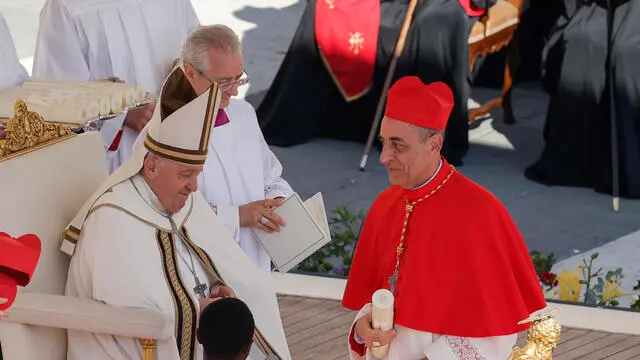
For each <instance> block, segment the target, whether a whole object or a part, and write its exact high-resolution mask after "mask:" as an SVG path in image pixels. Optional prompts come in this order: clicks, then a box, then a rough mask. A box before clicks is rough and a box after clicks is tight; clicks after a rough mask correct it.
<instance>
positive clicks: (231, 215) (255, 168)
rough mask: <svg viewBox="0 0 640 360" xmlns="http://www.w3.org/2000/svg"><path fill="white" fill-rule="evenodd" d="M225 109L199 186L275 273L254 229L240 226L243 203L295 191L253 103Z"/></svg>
mask: <svg viewBox="0 0 640 360" xmlns="http://www.w3.org/2000/svg"><path fill="white" fill-rule="evenodd" d="M224 110H225V111H226V113H227V116H228V117H229V123H227V124H225V125H222V126H218V127H216V128H215V131H213V132H212V134H211V137H210V138H209V154H208V155H207V162H206V163H205V165H204V170H203V171H202V173H201V174H200V176H199V178H198V186H199V188H200V192H202V194H203V195H204V197H205V199H207V200H208V201H209V203H210V204H212V205H214V206H215V207H216V209H217V210H216V211H217V213H218V216H219V217H220V219H221V220H222V222H223V223H224V224H225V225H226V226H227V228H228V229H229V230H230V231H232V233H233V235H234V239H235V240H236V241H238V243H239V244H240V247H241V248H242V250H244V252H245V253H246V254H247V255H248V256H249V257H250V258H251V259H253V261H254V262H255V263H256V264H257V265H258V267H260V268H261V269H262V270H264V271H265V272H270V271H271V258H270V257H269V255H268V254H267V252H266V251H265V250H264V248H263V247H262V246H261V245H260V242H259V241H258V240H257V239H256V237H255V236H254V234H253V232H252V231H251V229H249V228H240V226H239V225H240V216H239V205H244V204H247V203H250V202H252V201H256V200H264V199H273V198H276V197H280V196H282V197H287V196H289V195H291V194H293V190H292V189H291V186H290V185H289V183H287V181H286V180H284V179H283V178H282V164H281V163H280V161H279V160H278V158H277V157H276V156H275V155H274V154H273V152H272V151H271V149H270V148H269V145H267V143H266V141H265V140H264V136H263V135H262V131H261V130H260V126H259V125H258V118H257V116H256V113H255V110H254V109H253V106H251V104H249V103H248V102H246V101H244V100H240V99H231V101H230V102H229V105H228V106H227V107H226V108H225V109H224ZM285 220H286V219H285Z"/></svg>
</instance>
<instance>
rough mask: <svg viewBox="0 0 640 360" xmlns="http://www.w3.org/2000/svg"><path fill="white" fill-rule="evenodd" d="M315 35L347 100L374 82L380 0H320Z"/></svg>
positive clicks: (316, 14)
mask: <svg viewBox="0 0 640 360" xmlns="http://www.w3.org/2000/svg"><path fill="white" fill-rule="evenodd" d="M314 25H315V37H316V43H317V44H318V51H319V53H320V58H322V60H323V62H324V64H325V66H326V67H327V70H328V71H329V74H330V75H331V77H332V79H333V81H334V82H335V83H336V86H337V87H338V90H340V93H341V94H342V96H343V97H344V99H345V100H346V101H352V100H356V99H358V98H360V97H361V96H362V95H364V94H366V93H367V91H368V90H369V88H371V84H372V82H373V71H374V68H375V65H376V51H377V47H378V28H379V26H380V0H317V1H316V7H315V22H314Z"/></svg>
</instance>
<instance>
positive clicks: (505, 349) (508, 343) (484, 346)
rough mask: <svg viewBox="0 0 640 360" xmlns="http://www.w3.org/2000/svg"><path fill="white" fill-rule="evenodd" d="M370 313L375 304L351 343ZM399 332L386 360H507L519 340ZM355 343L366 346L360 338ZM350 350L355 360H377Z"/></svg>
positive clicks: (402, 329)
mask: <svg viewBox="0 0 640 360" xmlns="http://www.w3.org/2000/svg"><path fill="white" fill-rule="evenodd" d="M370 312H371V304H367V305H365V306H364V307H363V308H362V310H360V312H359V313H358V315H357V316H356V319H355V320H354V322H353V326H352V329H351V333H350V334H349V337H350V343H351V340H353V337H354V335H355V334H354V331H355V330H354V329H355V323H356V321H358V319H360V318H362V317H363V316H365V315H367V314H369V313H370ZM395 330H396V332H397V336H396V338H395V339H394V340H393V342H392V343H391V346H390V347H389V352H388V354H387V357H386V359H385V360H423V359H425V357H426V358H427V359H429V360H506V359H508V358H509V355H510V354H511V351H512V350H513V347H514V346H515V344H516V341H517V339H518V334H511V335H504V336H494V337H487V338H469V337H458V336H448V335H439V334H432V333H428V332H423V331H417V330H413V329H409V328H406V327H402V326H396V327H395ZM355 341H356V342H357V343H359V344H363V342H362V340H361V339H360V338H359V337H357V336H355ZM350 348H351V349H350V351H349V358H350V359H351V360H376V358H375V357H374V356H373V354H371V351H367V353H366V355H365V356H360V355H359V354H358V353H357V352H355V351H354V349H353V347H352V346H351V345H350Z"/></svg>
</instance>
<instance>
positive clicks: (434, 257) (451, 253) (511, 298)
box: [342, 160, 546, 337]
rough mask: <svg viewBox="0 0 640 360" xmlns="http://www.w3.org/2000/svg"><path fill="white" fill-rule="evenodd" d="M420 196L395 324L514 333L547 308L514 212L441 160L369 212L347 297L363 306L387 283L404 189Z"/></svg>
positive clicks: (457, 332) (352, 305)
mask: <svg viewBox="0 0 640 360" xmlns="http://www.w3.org/2000/svg"><path fill="white" fill-rule="evenodd" d="M451 171H453V173H452V175H451V177H450V179H449V180H448V181H447V182H446V183H445V184H444V185H443V186H442V187H441V188H440V189H439V190H438V191H437V192H436V193H435V194H434V195H433V196H432V197H430V198H429V199H427V200H425V201H423V202H421V203H419V204H417V205H416V206H415V208H414V210H413V212H412V214H411V217H410V218H409V223H408V227H407V233H406V239H405V252H404V256H403V259H402V262H401V265H400V275H399V277H398V282H397V289H396V300H395V324H397V325H401V326H404V327H407V328H410V329H414V330H418V331H425V332H430V333H436V334H443V335H452V336H461V337H490V336H500V335H507V334H514V333H518V332H521V331H524V330H526V329H527V328H528V325H527V324H524V325H518V324H517V323H518V322H519V321H521V320H524V319H526V318H527V317H528V316H529V315H530V314H531V313H533V312H535V311H537V310H540V309H542V308H544V307H545V306H546V301H545V298H544V295H543V293H542V289H541V287H540V285H539V283H538V278H537V275H536V273H535V270H534V267H533V264H532V262H531V257H530V255H529V251H528V250H527V247H526V245H525V243H524V240H523V239H522V236H521V235H520V232H519V231H518V229H517V228H516V226H515V224H514V222H513V220H512V219H511V217H510V216H509V213H508V212H507V210H506V209H505V207H504V206H503V205H502V203H500V202H499V200H498V199H497V198H495V197H494V196H493V195H492V194H491V193H490V192H489V191H487V190H486V189H484V188H482V187H480V186H479V185H477V184H476V183H474V182H472V181H471V180H469V179H468V178H466V177H464V176H463V175H462V174H460V173H458V172H457V171H455V169H454V168H453V167H452V166H451V165H449V164H447V163H446V162H445V161H444V160H443V164H442V168H441V169H440V171H439V172H438V174H437V175H436V177H435V178H434V179H433V180H432V181H431V182H429V183H428V184H427V185H425V186H423V187H422V188H420V189H417V190H404V189H401V188H399V187H395V186H392V187H390V188H388V189H386V190H385V191H384V192H382V193H381V194H380V196H378V198H377V199H376V201H375V202H374V203H373V205H372V207H371V210H370V211H369V214H368V216H367V218H366V220H365V223H364V226H363V229H362V233H361V235H360V240H359V242H358V245H357V248H356V252H355V256H354V259H353V264H352V266H351V270H350V273H349V279H348V280H347V286H346V289H345V293H344V297H343V301H342V304H343V305H344V307H346V308H348V309H351V310H360V309H361V308H362V306H364V305H365V304H367V303H370V302H371V296H372V295H373V293H374V292H375V291H376V290H378V289H380V288H385V289H389V288H390V286H389V283H388V279H389V277H390V276H391V275H392V274H393V272H394V269H395V261H396V247H397V246H398V243H399V240H400V232H401V230H402V224H403V221H404V216H405V205H406V202H405V196H406V197H407V199H408V200H409V201H410V202H411V201H414V200H416V199H418V198H421V197H423V196H424V195H426V194H428V193H430V192H431V191H432V190H433V189H435V188H436V187H437V186H438V185H439V184H441V183H442V182H443V181H444V179H445V178H446V177H447V176H448V175H449V173H450V172H451Z"/></svg>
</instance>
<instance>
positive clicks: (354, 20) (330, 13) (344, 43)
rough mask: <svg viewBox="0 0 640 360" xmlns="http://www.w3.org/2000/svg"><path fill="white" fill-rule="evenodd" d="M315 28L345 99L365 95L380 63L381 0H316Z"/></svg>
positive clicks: (467, 1)
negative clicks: (377, 53)
mask: <svg viewBox="0 0 640 360" xmlns="http://www.w3.org/2000/svg"><path fill="white" fill-rule="evenodd" d="M459 2H460V5H461V6H462V8H463V9H464V11H465V12H466V13H467V15H469V16H480V15H482V14H484V9H478V8H477V7H475V6H474V5H473V3H472V2H471V0H459ZM314 28H315V38H316V43H317V45H318V52H319V53H320V58H321V59H322V61H323V63H324V64H325V66H326V67H327V70H328V71H329V74H330V75H331V78H332V79H333V81H334V83H335V84H336V86H337V87H338V90H339V91H340V93H341V94H342V96H343V98H344V99H345V101H353V100H357V99H359V98H360V97H362V96H363V95H365V94H366V93H367V91H369V89H370V88H371V84H372V83H373V72H374V69H375V65H376V52H377V49H378V31H379V28H380V0H316V7H315V20H314ZM357 34H358V35H357Z"/></svg>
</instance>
